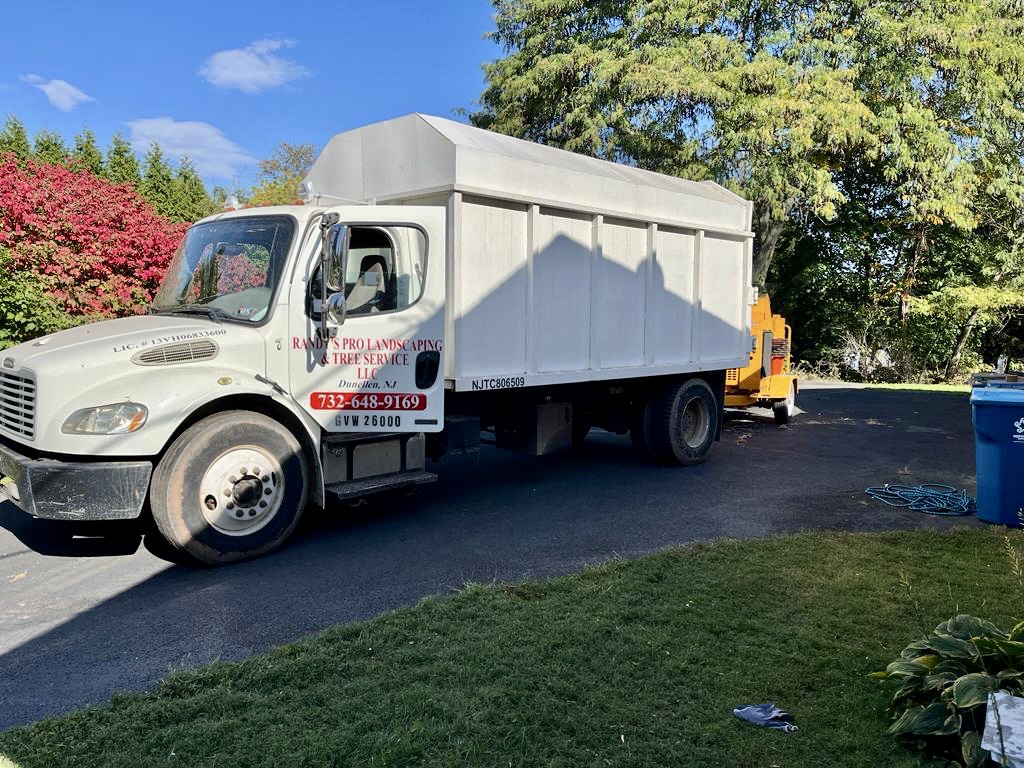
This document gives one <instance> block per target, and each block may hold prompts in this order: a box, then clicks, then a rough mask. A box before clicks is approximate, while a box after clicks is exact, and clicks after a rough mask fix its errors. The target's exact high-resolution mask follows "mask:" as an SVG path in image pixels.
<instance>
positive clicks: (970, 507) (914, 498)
mask: <svg viewBox="0 0 1024 768" xmlns="http://www.w3.org/2000/svg"><path fill="white" fill-rule="evenodd" d="M864 492H865V493H866V494H867V495H868V496H870V497H871V498H873V499H877V500H878V501H880V502H882V503H883V504H888V505H889V506H890V507H901V508H903V509H912V510H914V511H915V512H924V513H925V514H926V515H937V516H944V517H962V516H964V515H973V514H974V512H975V507H974V499H972V498H971V497H970V496H968V495H967V491H966V490H960V491H958V490H957V489H956V488H954V487H952V486H950V485H940V484H938V483H925V484H924V485H881V486H872V487H871V488H865V489H864Z"/></svg>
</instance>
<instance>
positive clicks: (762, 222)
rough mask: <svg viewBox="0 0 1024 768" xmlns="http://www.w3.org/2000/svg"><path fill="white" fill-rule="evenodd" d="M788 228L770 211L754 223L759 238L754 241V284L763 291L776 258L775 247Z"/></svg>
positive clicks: (759, 215)
mask: <svg viewBox="0 0 1024 768" xmlns="http://www.w3.org/2000/svg"><path fill="white" fill-rule="evenodd" d="M785 228H786V220H785V219H776V218H773V217H772V216H771V214H770V213H769V212H768V211H763V212H761V213H759V214H758V215H757V218H756V220H755V221H754V230H755V232H756V234H757V237H756V238H755V240H754V274H753V283H754V285H756V286H757V287H758V288H760V289H761V290H762V291H763V290H764V288H765V285H764V284H765V280H767V279H768V268H769V267H771V265H772V258H773V257H774V256H775V247H776V246H777V245H778V244H779V238H780V237H782V231H783V230H784V229H785Z"/></svg>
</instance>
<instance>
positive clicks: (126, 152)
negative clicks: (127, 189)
mask: <svg viewBox="0 0 1024 768" xmlns="http://www.w3.org/2000/svg"><path fill="white" fill-rule="evenodd" d="M105 175H106V177H107V178H108V179H109V180H110V181H112V182H113V183H114V184H131V185H132V186H133V187H138V186H139V182H140V181H141V176H140V175H139V161H138V160H136V159H135V151H134V150H133V149H132V146H131V144H129V143H128V142H127V141H126V140H125V138H124V136H122V135H121V134H120V133H115V134H114V138H113V139H111V140H110V148H109V149H108V150H107V162H106V169H105Z"/></svg>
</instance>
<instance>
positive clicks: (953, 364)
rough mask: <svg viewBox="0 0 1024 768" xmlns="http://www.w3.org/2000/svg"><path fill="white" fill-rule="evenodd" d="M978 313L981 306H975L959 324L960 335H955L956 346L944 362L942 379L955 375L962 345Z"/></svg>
mask: <svg viewBox="0 0 1024 768" xmlns="http://www.w3.org/2000/svg"><path fill="white" fill-rule="evenodd" d="M979 314H981V307H975V308H974V309H972V310H971V314H969V315H968V316H967V319H966V320H965V321H964V324H963V325H962V326H960V335H959V336H958V337H957V340H956V346H955V347H953V354H951V355H950V356H949V360H948V361H947V362H946V372H945V373H944V374H943V375H942V380H943V381H949V380H950V379H952V378H953V376H955V375H956V369H957V368H959V367H960V358H961V357H962V356H963V354H964V347H966V346H967V340H968V339H970V338H971V331H973V330H974V326H975V324H976V323H977V322H978V315H979Z"/></svg>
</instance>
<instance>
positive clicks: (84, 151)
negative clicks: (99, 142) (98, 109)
mask: <svg viewBox="0 0 1024 768" xmlns="http://www.w3.org/2000/svg"><path fill="white" fill-rule="evenodd" d="M71 157H72V159H73V160H74V161H75V162H76V163H78V164H79V165H80V166H81V167H82V168H84V169H85V170H87V171H89V172H90V173H93V174H95V175H97V176H102V175H103V153H102V152H100V148H99V147H98V146H96V134H94V133H93V132H92V131H90V130H89V129H88V128H86V129H85V130H83V131H82V132H81V133H80V134H78V135H77V136H75V149H74V152H72V155H71Z"/></svg>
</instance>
